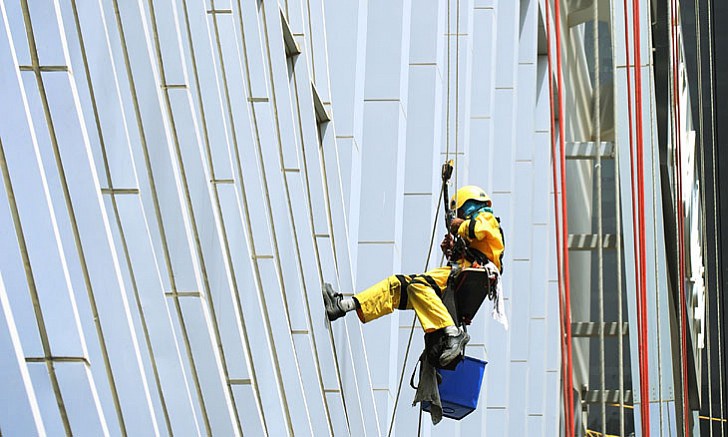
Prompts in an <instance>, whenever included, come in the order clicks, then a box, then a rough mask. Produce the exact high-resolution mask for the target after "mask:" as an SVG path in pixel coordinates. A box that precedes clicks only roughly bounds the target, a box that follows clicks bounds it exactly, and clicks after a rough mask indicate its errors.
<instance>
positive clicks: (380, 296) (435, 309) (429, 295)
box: [354, 267, 455, 332]
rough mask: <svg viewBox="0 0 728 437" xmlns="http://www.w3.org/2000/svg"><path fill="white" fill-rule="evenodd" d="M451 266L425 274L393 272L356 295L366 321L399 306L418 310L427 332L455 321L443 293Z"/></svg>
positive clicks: (359, 311)
mask: <svg viewBox="0 0 728 437" xmlns="http://www.w3.org/2000/svg"><path fill="white" fill-rule="evenodd" d="M448 276H450V267H438V268H436V269H433V270H430V271H429V272H427V273H423V274H421V275H393V276H390V277H388V278H386V279H384V280H382V281H380V282H378V283H376V284H374V285H372V286H371V287H369V288H367V289H366V290H364V291H362V292H361V293H358V294H356V295H355V296H354V297H355V298H356V300H357V301H358V302H359V305H360V307H359V308H358V309H357V314H358V315H359V319H360V320H361V321H362V323H366V322H369V321H371V320H374V319H377V318H379V317H382V316H383V315H386V314H390V313H392V312H393V311H394V309H395V308H397V309H400V310H404V309H408V310H412V309H413V310H415V313H416V314H417V318H418V319H419V321H420V324H421V325H422V328H423V329H424V330H425V332H432V331H436V330H438V329H442V328H444V327H446V326H450V325H454V324H455V323H454V322H453V320H452V317H450V313H448V311H447V308H445V305H444V304H443V303H442V300H441V299H440V296H439V294H441V293H442V292H443V291H445V288H446V287H447V278H448Z"/></svg>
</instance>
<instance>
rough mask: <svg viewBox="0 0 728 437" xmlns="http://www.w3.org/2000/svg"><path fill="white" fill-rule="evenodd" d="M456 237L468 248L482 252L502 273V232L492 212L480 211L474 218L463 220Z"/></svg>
mask: <svg viewBox="0 0 728 437" xmlns="http://www.w3.org/2000/svg"><path fill="white" fill-rule="evenodd" d="M458 235H459V236H460V237H462V239H463V240H465V242H466V243H467V244H468V247H470V248H473V249H476V250H478V251H480V252H482V253H483V254H484V255H485V256H487V257H488V259H489V260H490V261H492V262H493V264H495V265H496V267H498V270H500V271H503V267H502V264H501V263H502V261H503V260H502V257H503V251H504V250H505V244H504V242H503V232H502V231H501V228H500V223H498V220H497V219H496V218H495V216H494V215H493V213H492V212H489V211H481V212H480V213H478V215H476V216H475V217H474V218H471V219H468V220H465V221H464V222H463V223H462V224H461V225H460V227H459V228H458Z"/></svg>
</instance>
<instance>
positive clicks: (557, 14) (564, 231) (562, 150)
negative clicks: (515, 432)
mask: <svg viewBox="0 0 728 437" xmlns="http://www.w3.org/2000/svg"><path fill="white" fill-rule="evenodd" d="M554 27H555V31H554V34H555V37H556V78H557V80H556V83H557V88H558V89H557V91H556V92H557V101H558V105H559V161H560V168H561V174H560V176H561V184H560V188H561V257H562V266H563V277H562V279H563V281H564V307H565V308H564V312H563V313H562V314H563V317H564V318H565V320H564V321H563V323H564V325H565V328H566V335H565V339H566V367H567V369H566V381H565V382H566V384H565V385H566V388H567V389H568V393H567V399H568V408H569V409H572V408H573V406H574V394H573V393H574V390H573V380H572V375H573V368H572V362H573V361H572V351H571V288H570V285H569V244H568V238H569V232H568V229H569V218H568V215H567V211H568V207H567V201H566V144H565V139H564V135H565V131H566V129H565V128H564V84H563V68H562V62H561V2H560V0H554ZM568 417H569V420H568V422H567V424H566V425H567V426H566V429H567V435H569V436H573V435H574V421H573V417H572V416H571V413H570V414H569V416H568Z"/></svg>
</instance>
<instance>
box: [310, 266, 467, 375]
mask: <svg viewBox="0 0 728 437" xmlns="http://www.w3.org/2000/svg"><path fill="white" fill-rule="evenodd" d="M449 274H450V269H449V268H438V269H434V270H431V271H429V272H427V273H425V274H423V275H414V276H408V275H394V276H390V277H388V278H386V279H384V280H382V281H380V282H378V283H376V284H374V285H373V286H371V287H369V288H367V289H366V290H364V291H362V292H361V293H358V294H357V295H356V296H353V297H348V298H346V297H343V296H342V295H341V294H338V293H335V292H334V290H333V289H332V288H331V286H330V285H328V284H324V301H325V303H326V314H327V315H328V318H329V320H336V319H338V318H339V317H342V316H343V315H344V314H346V312H348V311H351V310H353V309H356V310H357V315H358V316H359V319H360V320H361V321H362V322H363V323H366V322H369V321H372V320H375V319H378V318H379V317H381V316H383V315H386V314H390V313H392V312H393V311H394V309H395V308H397V309H400V310H403V309H413V310H414V311H415V313H416V314H417V318H418V319H419V321H420V324H421V325H422V328H423V329H424V330H425V332H434V331H437V330H439V329H443V330H444V331H445V334H446V335H447V337H446V339H445V343H444V345H443V353H442V357H441V360H440V361H441V364H442V365H446V364H447V363H449V362H450V361H452V360H453V359H454V358H455V357H457V355H458V354H459V353H460V352H461V351H462V348H463V347H464V345H465V344H466V343H467V342H468V340H469V339H470V337H469V336H468V334H467V333H465V332H463V331H462V330H460V329H458V328H457V327H456V326H455V323H454V322H453V319H452V317H451V316H450V313H449V312H448V311H447V308H446V307H445V305H444V304H443V303H442V300H441V299H440V296H439V294H441V290H443V289H444V288H445V286H446V284H447V278H448V276H449ZM436 290H437V291H436Z"/></svg>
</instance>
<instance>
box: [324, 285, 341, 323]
mask: <svg viewBox="0 0 728 437" xmlns="http://www.w3.org/2000/svg"><path fill="white" fill-rule="evenodd" d="M322 292H323V296H324V308H325V310H326V318H327V319H329V321H330V322H333V321H334V320H336V319H338V318H340V317H342V316H344V315H345V314H346V313H342V314H336V315H334V316H331V315H330V314H329V309H332V308H333V307H334V300H333V298H334V295H335V294H336V292H335V291H334V288H333V287H332V286H331V284H329V283H327V282H324V286H323V290H322Z"/></svg>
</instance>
